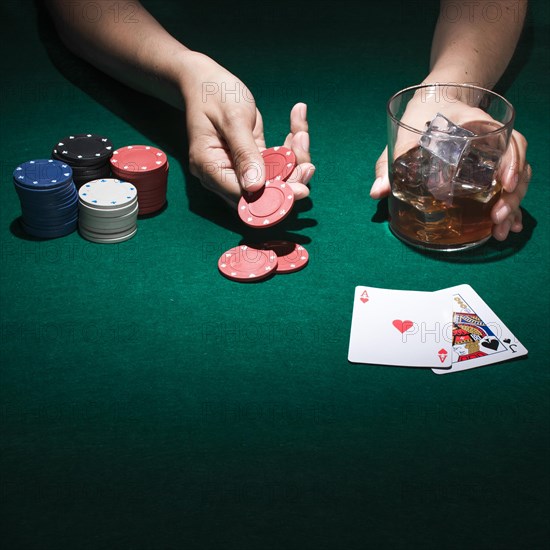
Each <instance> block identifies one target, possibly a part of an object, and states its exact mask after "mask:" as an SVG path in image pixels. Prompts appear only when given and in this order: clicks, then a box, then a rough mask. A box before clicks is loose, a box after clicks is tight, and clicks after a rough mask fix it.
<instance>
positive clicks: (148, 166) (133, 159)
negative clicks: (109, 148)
mask: <svg viewBox="0 0 550 550" xmlns="http://www.w3.org/2000/svg"><path fill="white" fill-rule="evenodd" d="M110 162H111V166H112V168H113V169H114V170H119V171H120V172H122V173H145V172H153V171H156V170H159V171H160V170H162V169H163V168H164V167H165V165H166V163H167V162H168V158H167V157H166V153H164V152H163V151H161V150H160V149H157V148H156V147H152V146H150V145H128V146H126V147H121V148H120V149H117V150H116V151H114V152H113V156H112V157H111V160H110Z"/></svg>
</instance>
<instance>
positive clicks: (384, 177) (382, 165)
mask: <svg viewBox="0 0 550 550" xmlns="http://www.w3.org/2000/svg"><path fill="white" fill-rule="evenodd" d="M375 173H376V180H375V181H374V183H373V184H372V187H371V190H370V196H371V197H372V198H373V199H381V198H382V197H385V196H386V195H387V194H388V193H389V192H390V179H389V177H388V148H387V147H386V148H385V149H384V151H382V154H381V155H380V157H378V160H377V161H376V166H375Z"/></svg>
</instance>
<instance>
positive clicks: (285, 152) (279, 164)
mask: <svg viewBox="0 0 550 550" xmlns="http://www.w3.org/2000/svg"><path fill="white" fill-rule="evenodd" d="M262 157H263V159H264V164H265V174H266V175H265V179H266V180H274V179H275V178H276V177H278V176H280V177H281V179H282V180H283V181H286V180H287V179H288V177H289V176H290V174H292V170H294V168H296V155H295V154H294V152H293V151H292V150H290V149H287V148H286V147H271V148H270V149H265V150H264V151H262Z"/></svg>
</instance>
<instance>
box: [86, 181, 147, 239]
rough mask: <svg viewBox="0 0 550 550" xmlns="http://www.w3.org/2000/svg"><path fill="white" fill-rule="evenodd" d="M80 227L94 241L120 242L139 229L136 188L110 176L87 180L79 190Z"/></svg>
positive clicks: (87, 237) (129, 237) (130, 236)
mask: <svg viewBox="0 0 550 550" xmlns="http://www.w3.org/2000/svg"><path fill="white" fill-rule="evenodd" d="M78 199H79V200H78V209H79V215H78V230H79V232H80V234H81V235H82V236H83V237H84V238H85V239H86V240H88V241H91V242H94V243H120V242H122V241H126V240H128V239H131V238H132V237H133V236H134V235H135V234H136V231H137V215H138V200H137V189H136V188H135V186H134V185H133V184H132V183H128V182H126V181H121V180H117V179H112V178H107V179H100V180H93V181H90V182H88V183H85V184H84V185H83V186H82V187H81V188H80V190H79V191H78Z"/></svg>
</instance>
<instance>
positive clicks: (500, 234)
mask: <svg viewBox="0 0 550 550" xmlns="http://www.w3.org/2000/svg"><path fill="white" fill-rule="evenodd" d="M531 176H532V170H531V166H530V165H529V164H527V165H526V166H525V168H524V170H523V172H522V173H521V174H520V176H519V181H518V184H517V185H516V186H515V188H514V191H513V192H511V193H509V192H507V191H504V192H503V195H502V197H501V199H500V200H499V201H498V202H497V204H496V205H495V207H494V208H493V210H492V212H491V217H492V220H493V222H494V223H495V225H494V227H493V236H494V237H495V239H497V240H499V241H503V240H504V239H506V237H508V233H509V232H510V231H512V232H513V233H519V232H520V231H522V229H523V223H522V213H521V209H520V204H521V201H522V200H523V198H524V197H525V195H526V193H527V189H528V188H529V182H530V180H531Z"/></svg>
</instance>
